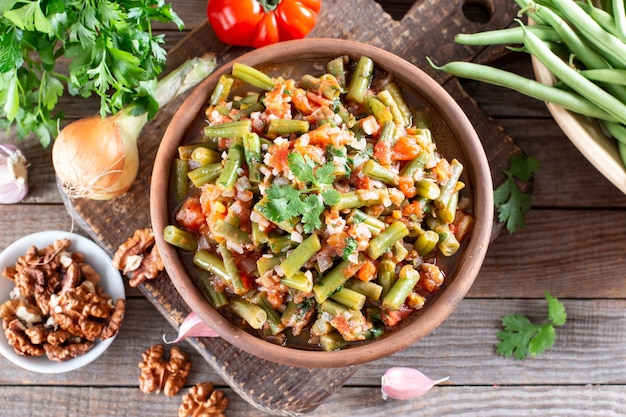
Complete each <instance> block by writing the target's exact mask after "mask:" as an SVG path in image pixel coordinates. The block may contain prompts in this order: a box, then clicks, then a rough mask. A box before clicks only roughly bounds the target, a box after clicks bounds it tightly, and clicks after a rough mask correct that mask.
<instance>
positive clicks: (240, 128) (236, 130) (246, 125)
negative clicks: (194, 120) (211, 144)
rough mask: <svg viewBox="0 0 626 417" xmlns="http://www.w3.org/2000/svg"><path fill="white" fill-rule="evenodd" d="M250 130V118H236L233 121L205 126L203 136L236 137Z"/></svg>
mask: <svg viewBox="0 0 626 417" xmlns="http://www.w3.org/2000/svg"><path fill="white" fill-rule="evenodd" d="M251 131H252V122H251V121H250V120H237V121H235V122H227V123H222V124H217V125H211V126H205V127H204V136H205V137H207V138H238V139H241V138H243V137H244V135H246V134H248V133H250V132H251Z"/></svg>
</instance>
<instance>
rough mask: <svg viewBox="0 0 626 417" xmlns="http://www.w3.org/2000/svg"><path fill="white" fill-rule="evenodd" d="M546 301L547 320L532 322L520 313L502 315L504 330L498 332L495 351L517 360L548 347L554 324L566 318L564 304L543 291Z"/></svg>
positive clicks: (552, 342) (551, 339)
mask: <svg viewBox="0 0 626 417" xmlns="http://www.w3.org/2000/svg"><path fill="white" fill-rule="evenodd" d="M544 294H545V297H546V300H547V301H548V322H546V323H539V324H536V323H532V322H531V321H530V320H529V319H528V317H526V316H525V315H523V314H521V313H514V314H507V315H505V316H504V317H502V326H503V327H504V330H502V331H500V332H498V334H497V336H498V339H500V342H499V343H498V344H497V345H496V352H498V353H499V354H500V355H502V356H505V357H508V356H513V357H515V359H517V360H521V359H524V358H526V357H528V356H531V357H533V356H536V355H538V354H540V353H543V352H544V351H545V350H547V349H550V348H551V347H552V346H553V345H554V342H555V341H556V330H555V326H562V325H564V324H565V321H566V319H567V313H566V311H565V306H564V305H563V303H562V302H560V301H559V300H558V299H557V298H555V297H552V296H551V295H550V294H549V293H548V292H547V291H546V292H544Z"/></svg>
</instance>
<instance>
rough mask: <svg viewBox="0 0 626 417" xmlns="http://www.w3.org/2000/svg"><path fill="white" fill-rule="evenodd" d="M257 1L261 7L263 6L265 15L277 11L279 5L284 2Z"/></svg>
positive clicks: (272, 0)
mask: <svg viewBox="0 0 626 417" xmlns="http://www.w3.org/2000/svg"><path fill="white" fill-rule="evenodd" d="M257 1H258V2H259V3H261V6H263V9H264V10H265V13H269V12H271V11H273V10H274V9H276V7H278V4H279V3H280V2H281V1H282V0H257Z"/></svg>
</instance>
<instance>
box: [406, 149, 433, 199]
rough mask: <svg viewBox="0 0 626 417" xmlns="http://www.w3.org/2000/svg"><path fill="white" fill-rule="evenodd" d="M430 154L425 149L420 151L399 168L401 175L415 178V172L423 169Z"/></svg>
mask: <svg viewBox="0 0 626 417" xmlns="http://www.w3.org/2000/svg"><path fill="white" fill-rule="evenodd" d="M430 157H431V154H430V153H429V152H426V151H420V153H418V154H417V156H416V157H415V158H413V159H411V160H410V161H409V162H407V163H406V165H404V166H403V167H402V169H401V170H400V176H401V177H410V178H415V174H417V173H418V172H420V171H423V169H424V165H426V162H428V160H429V159H430ZM435 198H436V197H435Z"/></svg>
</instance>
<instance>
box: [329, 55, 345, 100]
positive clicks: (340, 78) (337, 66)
mask: <svg viewBox="0 0 626 417" xmlns="http://www.w3.org/2000/svg"><path fill="white" fill-rule="evenodd" d="M349 61H350V57H348V55H342V56H339V57H337V58H335V59H332V60H330V61H328V63H327V64H326V71H328V73H329V74H332V75H333V76H334V77H335V78H336V79H337V82H338V83H339V86H340V87H341V90H342V92H345V91H346V88H347V87H346V68H345V65H346V64H347V63H348V62H349Z"/></svg>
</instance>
